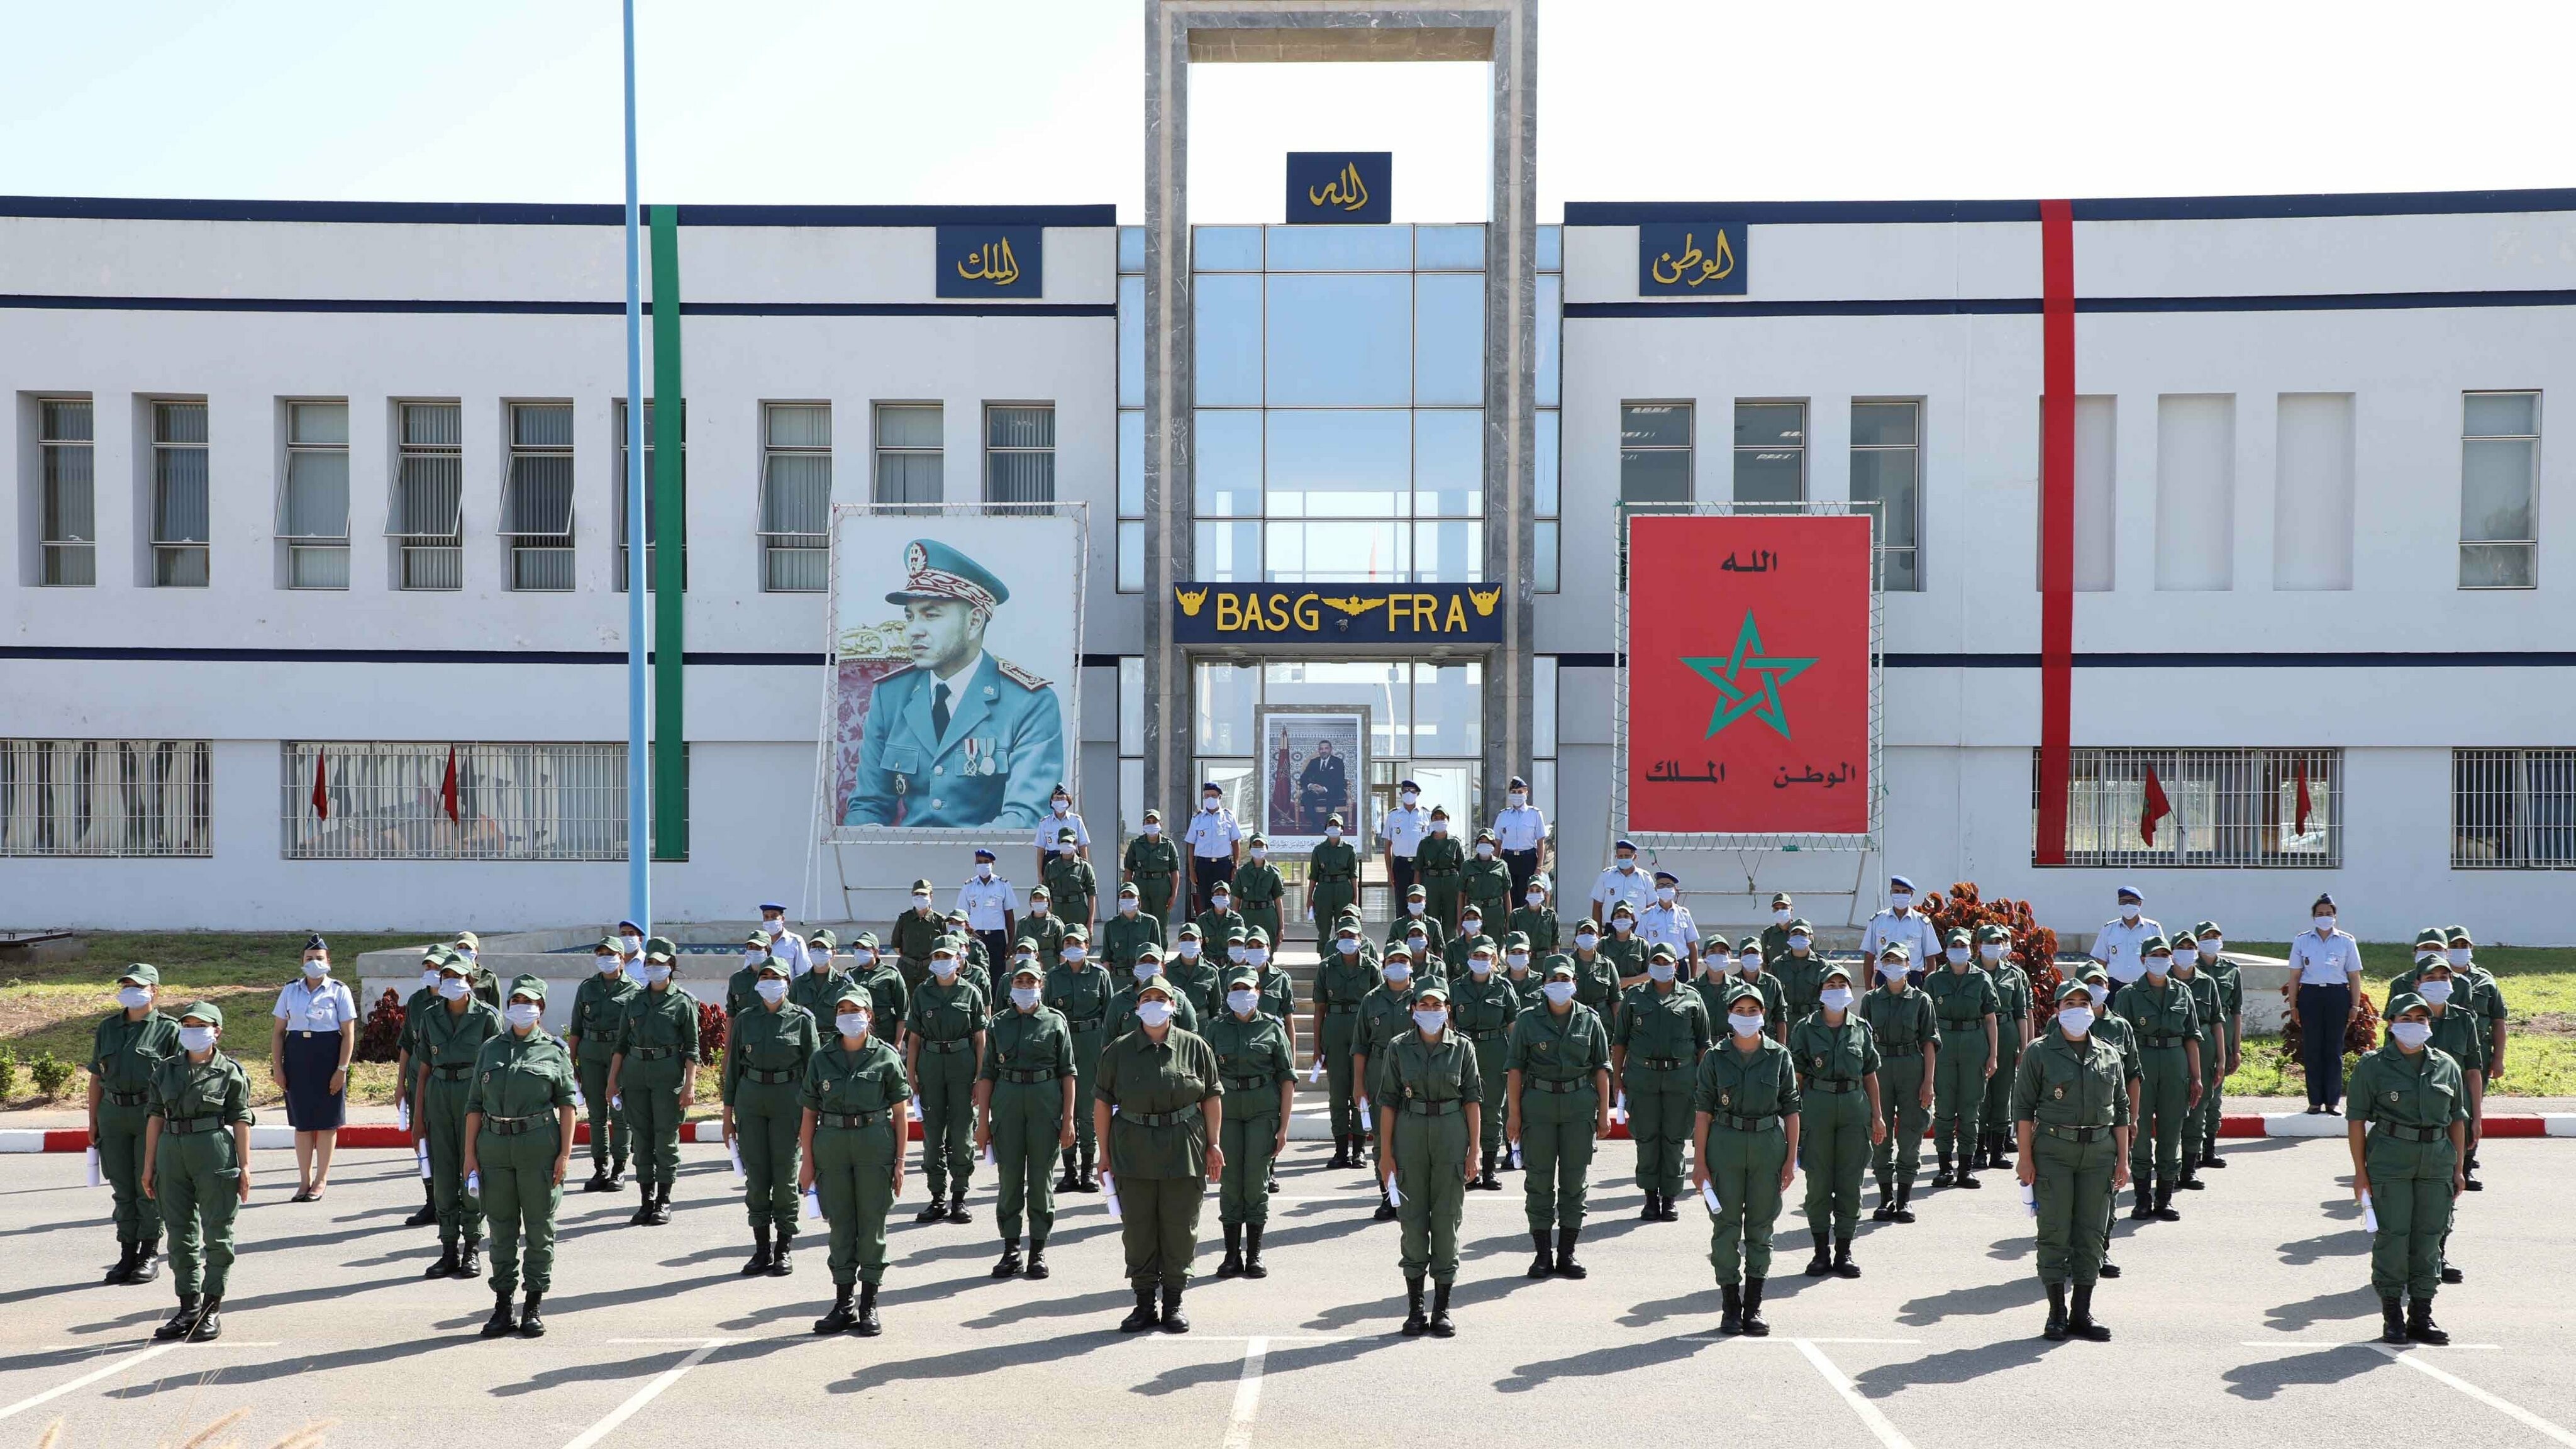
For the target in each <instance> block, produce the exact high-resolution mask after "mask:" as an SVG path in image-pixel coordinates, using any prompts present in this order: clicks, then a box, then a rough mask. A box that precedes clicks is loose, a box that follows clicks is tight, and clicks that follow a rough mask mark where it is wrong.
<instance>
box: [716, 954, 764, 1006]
mask: <svg viewBox="0 0 2576 1449" xmlns="http://www.w3.org/2000/svg"><path fill="white" fill-rule="evenodd" d="M760 1004H761V1003H760V971H759V968H757V967H753V966H738V967H736V968H734V973H733V974H732V975H731V976H728V977H726V978H725V1002H724V1005H725V1015H727V1016H740V1015H742V1014H743V1013H744V1012H747V1011H749V1010H751V1009H752V1008H754V1007H756V1006H758V1005H760Z"/></svg>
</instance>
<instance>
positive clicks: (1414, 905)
mask: <svg viewBox="0 0 2576 1449" xmlns="http://www.w3.org/2000/svg"><path fill="white" fill-rule="evenodd" d="M1423 909H1424V903H1423V902H1421V901H1406V902H1405V903H1404V913H1405V914H1406V915H1408V916H1418V915H1421V914H1422V912H1423Z"/></svg>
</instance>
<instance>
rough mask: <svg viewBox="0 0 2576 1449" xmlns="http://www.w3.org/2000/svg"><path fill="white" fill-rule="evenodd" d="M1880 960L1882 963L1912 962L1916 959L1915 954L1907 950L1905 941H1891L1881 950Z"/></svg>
mask: <svg viewBox="0 0 2576 1449" xmlns="http://www.w3.org/2000/svg"><path fill="white" fill-rule="evenodd" d="M1878 959H1880V960H1881V961H1911V960H1913V959H1914V953H1913V952H1911V951H1909V950H1907V949H1905V943H1904V942H1903V941H1890V942H1888V943H1887V944H1886V945H1884V946H1882V947H1880V948H1879V951H1878Z"/></svg>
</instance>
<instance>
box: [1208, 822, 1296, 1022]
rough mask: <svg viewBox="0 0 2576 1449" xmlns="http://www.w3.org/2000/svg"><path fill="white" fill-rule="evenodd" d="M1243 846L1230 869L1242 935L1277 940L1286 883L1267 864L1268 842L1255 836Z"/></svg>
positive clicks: (1268, 863) (1286, 890)
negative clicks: (1256, 932)
mask: <svg viewBox="0 0 2576 1449" xmlns="http://www.w3.org/2000/svg"><path fill="white" fill-rule="evenodd" d="M1243 844H1244V860H1243V864H1241V865H1239V866H1236V867H1235V868H1234V908H1235V911H1236V913H1237V914H1239V915H1241V916H1242V917H1243V929H1244V932H1245V934H1247V935H1249V934H1250V933H1251V932H1252V931H1253V930H1254V929H1255V928H1258V929H1259V930H1261V931H1262V932H1263V933H1264V934H1266V935H1267V936H1268V937H1269V939H1271V940H1273V941H1277V940H1281V939H1283V937H1282V935H1281V929H1282V926H1281V920H1280V900H1281V898H1282V897H1283V896H1285V895H1287V894H1288V882H1287V881H1286V880H1285V879H1283V878H1282V877H1281V876H1280V874H1279V867H1278V866H1276V865H1273V864H1271V863H1270V842H1269V841H1267V840H1264V839H1262V838H1261V837H1260V836H1258V835H1256V836H1253V837H1252V838H1251V839H1249V840H1247V841H1245V842H1244V843H1243ZM1227 974H1228V975H1231V974H1233V973H1231V972H1228V973H1227ZM1214 1014H1215V1013H1213V1012H1211V1013H1210V1015H1211V1016H1213V1015H1214Z"/></svg>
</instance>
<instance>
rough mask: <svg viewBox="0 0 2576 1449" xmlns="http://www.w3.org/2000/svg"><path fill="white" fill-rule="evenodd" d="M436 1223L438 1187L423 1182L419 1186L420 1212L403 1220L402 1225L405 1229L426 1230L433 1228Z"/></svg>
mask: <svg viewBox="0 0 2576 1449" xmlns="http://www.w3.org/2000/svg"><path fill="white" fill-rule="evenodd" d="M437 1223H438V1187H437V1185H436V1184H435V1183H430V1182H423V1183H422V1184H421V1185H420V1211H419V1212H416V1213H413V1214H412V1215H411V1216H410V1217H407V1218H405V1219H403V1222H402V1225H403V1226H404V1227H407V1228H427V1227H435V1226H436V1225H437Z"/></svg>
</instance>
